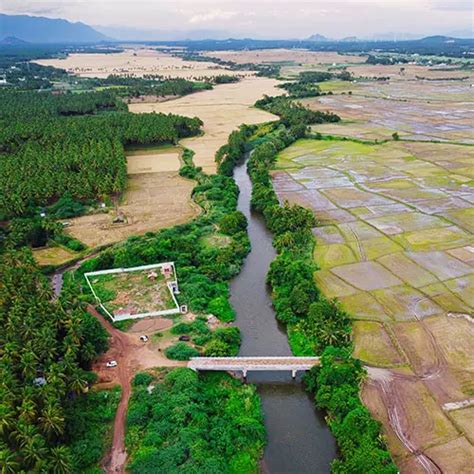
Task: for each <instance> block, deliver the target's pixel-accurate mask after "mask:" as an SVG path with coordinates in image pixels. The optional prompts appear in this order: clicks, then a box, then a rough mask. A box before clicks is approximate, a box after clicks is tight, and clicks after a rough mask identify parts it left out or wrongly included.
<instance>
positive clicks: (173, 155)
mask: <svg viewBox="0 0 474 474" xmlns="http://www.w3.org/2000/svg"><path fill="white" fill-rule="evenodd" d="M180 151H181V150H180V149H176V148H172V147H163V148H158V149H153V148H151V149H144V150H133V151H132V150H128V151H127V173H128V174H129V175H130V174H140V173H160V172H165V171H179V168H180V167H181V163H180V161H179V154H180Z"/></svg>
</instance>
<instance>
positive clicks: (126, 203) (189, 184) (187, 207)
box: [67, 172, 200, 247]
mask: <svg viewBox="0 0 474 474" xmlns="http://www.w3.org/2000/svg"><path fill="white" fill-rule="evenodd" d="M194 185H195V183H194V182H193V181H191V180H187V179H185V178H181V177H180V176H178V175H177V173H168V172H162V173H142V174H134V175H130V176H129V178H128V184H127V190H126V192H125V195H124V197H123V201H122V203H121V204H120V205H119V210H120V211H121V212H122V213H123V214H124V215H125V217H126V222H125V223H119V224H113V223H112V221H113V219H114V218H115V215H116V214H115V213H114V212H111V213H108V214H105V213H104V214H92V215H87V216H81V217H77V218H74V219H70V222H71V226H70V227H68V230H67V232H68V233H69V234H70V235H72V236H73V237H75V238H76V239H79V240H80V241H81V242H84V243H85V244H86V245H88V246H89V247H96V246H99V245H105V244H110V243H114V242H120V241H122V240H125V239H127V238H128V237H130V236H131V235H140V234H144V233H145V232H150V231H156V230H159V229H163V228H165V227H171V226H173V225H177V224H183V223H184V222H187V221H188V220H190V219H192V218H193V217H195V216H196V215H198V214H199V212H200V210H199V207H198V206H197V205H196V204H195V203H194V202H193V201H192V200H191V191H192V189H193V188H194Z"/></svg>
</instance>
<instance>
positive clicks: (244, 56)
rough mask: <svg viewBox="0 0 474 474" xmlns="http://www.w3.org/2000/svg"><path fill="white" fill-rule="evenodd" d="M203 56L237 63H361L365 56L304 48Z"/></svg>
mask: <svg viewBox="0 0 474 474" xmlns="http://www.w3.org/2000/svg"><path fill="white" fill-rule="evenodd" d="M203 56H208V57H211V58H219V59H222V60H224V61H232V62H234V63H237V64H247V63H254V64H267V63H291V64H295V65H305V66H310V65H317V64H329V65H332V64H353V63H363V62H364V61H365V60H366V59H367V56H359V55H356V54H354V55H349V54H339V53H337V52H334V51H328V52H320V51H308V50H306V49H283V48H280V49H254V50H251V51H206V52H205V53H204V54H203Z"/></svg>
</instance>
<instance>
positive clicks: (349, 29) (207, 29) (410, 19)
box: [0, 0, 473, 41]
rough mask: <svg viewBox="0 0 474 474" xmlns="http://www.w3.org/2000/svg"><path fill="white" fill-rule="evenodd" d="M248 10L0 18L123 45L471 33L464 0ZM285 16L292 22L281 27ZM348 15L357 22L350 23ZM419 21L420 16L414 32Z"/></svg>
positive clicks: (361, 1)
mask: <svg viewBox="0 0 474 474" xmlns="http://www.w3.org/2000/svg"><path fill="white" fill-rule="evenodd" d="M248 4H249V2H248V1H244V2H236V1H229V0H227V1H223V2H220V5H219V7H218V8H216V7H212V5H213V4H212V2H208V1H198V2H189V1H188V0H180V1H177V2H170V1H161V2H153V3H152V2H150V1H147V0H145V1H143V0H142V1H139V2H136V3H135V4H134V5H133V7H132V6H130V5H129V4H128V3H127V2H123V1H116V0H91V1H89V2H88V3H87V8H86V9H84V2H82V1H81V0H70V1H67V2H60V1H57V0H54V1H49V2H41V7H39V6H38V3H37V2H36V1H23V2H19V1H18V0H6V1H4V2H3V5H2V7H1V9H0V13H4V14H7V15H29V16H39V17H45V18H50V19H64V20H67V21H70V22H71V23H77V22H81V23H84V24H86V25H88V26H91V27H92V28H94V29H96V30H97V31H99V32H101V33H103V34H105V35H106V36H109V37H111V39H116V40H129V41H134V40H148V41H154V40H163V39H162V38H159V37H160V34H161V35H171V36H173V35H175V37H176V38H166V39H165V40H172V39H184V38H183V35H186V34H199V33H203V34H204V36H202V37H200V39H201V38H202V39H203V38H204V37H206V39H227V38H236V39H243V38H253V39H268V40H271V39H273V40H295V39H298V40H300V39H305V38H308V37H310V36H311V35H316V34H318V35H322V36H325V37H327V38H329V39H335V40H340V39H343V38H346V37H352V36H356V37H357V38H358V39H365V40H380V39H382V40H410V39H417V38H422V37H426V36H433V35H444V36H453V37H459V38H472V35H473V28H472V21H471V20H470V18H471V19H472V15H473V8H472V5H471V2H469V1H465V0H455V1H452V2H449V5H446V2H444V1H441V0H414V1H409V0H391V1H389V2H387V1H383V2H382V1H380V0H337V1H335V2H332V3H331V5H330V6H327V5H325V4H324V3H323V2H322V1H317V2H308V1H299V0H297V1H296V2H291V4H290V2H288V1H282V0H280V1H277V2H271V3H270V2H269V1H268V0H260V1H258V2H253V3H252V9H251V10H250V9H248V8H245V7H246V5H248ZM270 6H273V8H272V9H271V10H269V8H270ZM184 7H186V8H184ZM467 13H470V15H469V14H467ZM290 15H291V18H292V24H291V25H288V22H287V18H288V17H289V16H290ZM354 15H357V16H358V17H360V18H362V21H360V22H359V23H358V24H355V25H354V21H353V18H354ZM419 15H423V26H422V27H420V23H419V21H418V20H419ZM98 18H104V20H103V21H100V20H98ZM105 18H107V19H108V20H107V21H106V20H105ZM276 31H278V32H280V31H283V33H279V34H276V33H275V32H276ZM466 33H467V34H466ZM206 35H207V36H206Z"/></svg>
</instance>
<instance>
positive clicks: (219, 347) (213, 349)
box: [204, 339, 233, 357]
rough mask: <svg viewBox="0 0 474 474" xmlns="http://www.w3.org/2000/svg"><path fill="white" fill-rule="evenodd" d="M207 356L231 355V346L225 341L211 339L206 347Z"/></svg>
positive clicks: (205, 353)
mask: <svg viewBox="0 0 474 474" xmlns="http://www.w3.org/2000/svg"><path fill="white" fill-rule="evenodd" d="M204 355H205V356H206V357H227V356H231V355H233V354H231V348H230V346H229V345H228V344H226V343H225V342H224V341H221V340H219V339H211V340H210V341H209V342H208V343H207V344H206V346H205V347H204Z"/></svg>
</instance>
